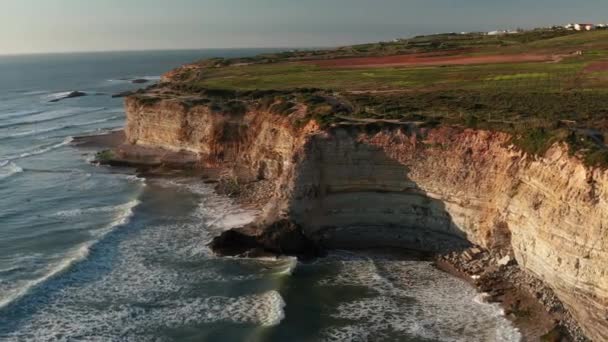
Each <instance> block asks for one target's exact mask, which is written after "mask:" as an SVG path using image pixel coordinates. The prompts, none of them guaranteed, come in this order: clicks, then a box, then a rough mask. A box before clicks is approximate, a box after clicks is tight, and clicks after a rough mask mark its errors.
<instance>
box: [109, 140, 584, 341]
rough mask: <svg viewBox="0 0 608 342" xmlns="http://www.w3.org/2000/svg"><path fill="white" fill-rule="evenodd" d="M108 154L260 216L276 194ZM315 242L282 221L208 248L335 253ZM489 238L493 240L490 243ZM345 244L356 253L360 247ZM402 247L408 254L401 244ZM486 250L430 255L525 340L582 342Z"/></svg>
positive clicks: (169, 160)
mask: <svg viewBox="0 0 608 342" xmlns="http://www.w3.org/2000/svg"><path fill="white" fill-rule="evenodd" d="M122 139H124V137H123V138H122ZM116 146H117V147H116ZM111 153H112V155H111V156H109V158H107V159H105V160H99V162H100V163H101V164H107V165H111V166H131V167H136V168H137V169H138V170H139V171H138V172H143V173H144V174H155V173H163V174H166V172H167V170H171V169H178V170H184V169H185V170H187V172H189V174H191V175H195V176H197V177H200V178H201V181H202V182H207V183H213V184H215V188H216V191H217V192H218V193H220V194H224V195H227V196H230V197H232V198H233V199H235V201H236V202H238V203H239V204H240V205H242V206H244V207H247V208H255V209H259V210H261V211H263V209H264V207H265V206H267V205H268V204H272V203H273V201H275V200H276V198H277V197H276V196H277V191H282V190H278V189H277V180H276V179H273V178H272V177H266V176H264V177H258V178H251V177H240V176H239V175H238V172H236V171H235V170H236V168H235V166H234V165H229V166H224V165H217V166H216V167H208V166H209V165H204V164H202V163H199V162H198V161H197V160H196V158H195V155H194V154H193V153H191V152H187V151H183V150H181V151H175V150H165V149H162V148H150V147H144V146H138V145H128V144H126V145H125V144H118V145H114V147H113V149H112V150H111ZM101 157H103V155H102V156H101ZM106 157H107V156H106ZM268 165H269V164H266V168H267V167H268ZM311 191H312V189H311ZM314 191H319V190H314ZM279 196H280V193H279ZM406 234H407V233H406ZM497 237H500V236H497ZM321 240H323V237H321V236H315V234H310V233H307V232H306V231H304V230H303V228H302V227H301V226H300V225H299V224H297V223H295V222H294V221H292V220H291V219H289V218H288V217H283V218H279V219H275V220H270V221H260V222H257V223H254V224H252V225H250V226H247V227H243V228H239V229H235V230H231V231H229V232H226V233H225V234H223V235H222V236H220V237H218V238H217V239H215V240H214V241H213V242H212V246H211V247H212V248H213V249H214V250H215V251H216V252H217V253H218V254H220V255H231V256H241V257H259V256H268V255H280V254H288V255H295V256H298V257H299V258H302V259H309V258H314V257H319V256H322V255H323V253H324V250H325V248H332V247H333V248H335V246H327V245H325V244H323V243H320V241H321ZM496 241H500V239H498V238H496ZM506 241H509V240H506ZM321 242H322V241H321ZM509 245H510V244H505V246H509ZM351 247H352V248H355V249H356V248H358V247H360V246H354V245H352V246H351ZM403 248H405V249H404V250H408V249H407V248H408V247H407V246H405V247H403ZM492 253H494V254H490V253H489V252H487V251H486V250H484V249H482V248H479V247H473V248H469V249H461V248H456V249H455V251H452V252H451V253H445V254H435V255H437V257H436V265H437V267H438V268H440V269H442V270H444V271H446V272H449V273H451V274H453V275H454V276H458V277H461V278H463V279H465V280H466V281H468V282H469V283H471V284H472V285H473V286H475V287H476V288H477V289H478V290H479V291H480V292H481V293H487V294H488V295H487V300H488V301H490V302H499V303H501V304H502V305H503V307H504V309H505V314H506V315H507V316H508V317H509V318H511V319H512V320H513V322H514V324H515V325H516V326H517V327H518V328H519V329H520V331H521V332H522V335H523V336H524V339H525V340H526V341H538V340H542V341H577V342H578V341H588V339H586V338H585V337H584V335H583V333H582V332H581V329H580V328H578V326H577V324H576V322H575V321H574V319H573V318H572V317H571V316H570V314H569V313H568V312H567V310H566V309H565V308H564V306H563V305H562V303H561V302H560V301H559V300H558V299H557V297H556V296H555V294H553V291H551V290H550V289H549V287H548V286H545V285H543V282H541V281H540V280H538V279H537V278H535V277H534V276H532V275H531V274H530V273H528V272H527V271H524V270H522V269H520V268H519V267H518V265H517V263H516V261H515V259H516V258H515V257H514V256H513V255H512V251H510V250H508V249H507V250H505V249H500V248H499V249H497V248H494V250H493V251H492Z"/></svg>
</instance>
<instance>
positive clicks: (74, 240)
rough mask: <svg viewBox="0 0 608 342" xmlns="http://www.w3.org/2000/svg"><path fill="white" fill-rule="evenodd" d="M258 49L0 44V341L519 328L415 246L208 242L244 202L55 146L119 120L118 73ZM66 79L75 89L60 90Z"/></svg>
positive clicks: (445, 335)
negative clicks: (395, 249)
mask: <svg viewBox="0 0 608 342" xmlns="http://www.w3.org/2000/svg"><path fill="white" fill-rule="evenodd" d="M265 51H269V50H260V49H257V50H255V49H245V50H236V49H232V50H198V51H149V52H107V53H81V54H53V55H24V56H0V75H2V78H0V340H1V341H290V342H296V341H467V342H472V341H518V340H519V339H520V334H519V332H518V331H517V329H516V328H515V327H514V326H513V325H512V324H511V322H510V321H509V320H507V319H506V318H505V317H504V315H503V313H502V310H501V309H500V307H498V306H497V305H496V304H487V303H484V302H483V301H482V300H480V298H481V296H480V295H479V294H477V293H476V291H475V290H474V289H473V288H471V287H470V286H469V285H468V284H466V283H465V282H463V281H462V280H459V279H456V278H454V277H452V276H450V275H448V274H445V273H443V272H441V271H439V270H437V269H435V268H434V267H433V266H432V264H431V263H430V262H428V261H419V260H414V259H411V258H409V257H407V256H405V255H400V254H397V253H392V252H388V251H386V252H378V251H367V252H363V251H361V252H349V251H334V252H332V253H330V254H329V255H328V256H327V257H326V258H322V259H317V260H315V261H312V262H307V263H304V262H298V261H297V260H296V259H294V258H289V257H282V258H276V259H270V258H268V259H235V258H219V257H216V256H214V255H213V254H212V253H211V251H210V250H209V249H208V248H207V247H206V244H207V243H208V242H209V241H210V240H211V239H212V238H213V237H214V236H216V235H217V234H219V233H220V232H221V231H223V230H226V229H230V228H232V227H237V226H239V225H243V224H245V223H247V222H249V221H250V220H252V218H253V216H254V215H255V212H251V211H248V210H244V209H242V208H239V207H238V206H236V205H235V204H234V203H233V202H232V201H231V200H230V199H228V198H225V197H222V196H219V195H217V194H215V193H214V192H213V189H212V187H211V186H210V185H206V184H203V183H202V182H200V181H198V180H196V179H191V178H187V177H173V178H152V179H144V178H138V177H136V176H135V175H134V174H133V170H130V169H122V168H107V167H100V166H95V165H92V164H90V160H91V159H92V157H93V156H94V154H95V152H96V151H95V150H93V149H90V148H89V149H84V148H81V147H75V146H73V145H71V140H72V137H74V136H81V135H88V134H103V133H106V132H110V131H112V130H116V129H119V128H120V127H122V126H123V124H124V118H125V115H124V111H123V107H122V99H120V98H112V97H111V95H112V94H115V93H119V92H122V91H126V90H131V89H137V88H138V87H141V86H146V84H143V85H142V84H138V85H136V84H133V83H131V80H133V79H147V80H148V81H149V82H150V83H148V84H151V83H152V82H155V81H157V80H158V79H159V77H160V75H161V74H162V73H163V72H166V71H168V70H170V69H172V68H174V67H177V66H179V65H181V64H184V63H187V62H192V61H195V60H198V59H202V58H207V57H215V56H224V57H235V56H246V55H255V54H258V53H260V52H265ZM71 91H82V92H85V93H86V94H87V96H83V97H77V98H69V99H62V98H63V97H65V96H66V94H67V93H69V92H71ZM59 99H62V100H60V101H57V102H54V101H53V100H59Z"/></svg>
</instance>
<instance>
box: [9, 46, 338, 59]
mask: <svg viewBox="0 0 608 342" xmlns="http://www.w3.org/2000/svg"><path fill="white" fill-rule="evenodd" d="M340 46H346V45H317V46H295V45H294V46H259V47H256V46H253V47H238V46H235V47H208V48H150V49H124V50H123V49H109V50H73V51H34V52H14V53H2V52H0V57H16V56H31V55H69V54H87V53H116V52H170V51H200V50H266V49H268V50H271V49H272V50H275V49H276V50H282V49H285V50H288V49H291V50H293V49H323V48H336V47H340Z"/></svg>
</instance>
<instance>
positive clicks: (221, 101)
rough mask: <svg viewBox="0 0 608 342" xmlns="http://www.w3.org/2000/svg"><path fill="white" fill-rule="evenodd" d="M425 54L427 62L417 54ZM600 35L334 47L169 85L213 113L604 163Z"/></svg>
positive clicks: (219, 67)
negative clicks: (407, 132)
mask: <svg viewBox="0 0 608 342" xmlns="http://www.w3.org/2000/svg"><path fill="white" fill-rule="evenodd" d="M415 53H441V54H440V56H458V57H459V58H460V57H463V56H464V57H467V56H477V57H479V56H482V57H483V56H496V55H511V54H512V55H513V56H517V54H535V55H546V56H548V57H547V58H548V60H546V61H535V62H511V63H493V64H492V63H491V62H489V63H486V64H470V65H458V64H449V63H446V64H445V65H441V64H439V65H420V66H416V65H406V66H402V67H400V66H395V65H389V66H386V67H379V66H377V65H369V66H360V67H356V68H355V67H324V66H322V63H316V61H324V60H328V59H336V58H350V57H362V56H363V57H374V56H391V55H399V54H415ZM424 56H426V55H424ZM607 61H608V31H596V32H586V33H574V32H572V31H566V30H534V31H529V32H523V33H518V34H510V35H504V36H487V35H482V34H476V33H473V34H465V35H463V34H443V35H433V36H424V37H415V38H412V39H407V40H397V41H394V42H389V43H375V44H364V45H356V46H350V47H343V48H338V49H333V50H319V51H291V52H285V53H278V54H267V55H261V56H258V57H254V58H247V59H233V60H225V59H212V60H206V61H203V62H199V64H198V67H199V69H198V70H197V71H193V70H192V69H188V70H187V71H185V72H184V73H185V74H184V75H178V77H176V82H173V83H172V84H170V85H167V87H170V88H171V89H172V91H175V92H179V93H187V94H191V95H195V96H198V97H200V98H206V99H211V100H209V101H212V102H213V104H214V105H216V106H217V108H218V110H222V111H238V110H242V108H243V104H244V103H245V102H246V103H247V105H251V104H252V103H254V104H255V105H257V106H259V107H260V108H264V109H267V110H269V111H272V112H274V113H277V114H282V115H291V114H293V113H295V112H297V111H298V110H299V108H301V105H303V106H304V108H306V112H307V114H308V118H314V119H315V120H317V121H318V122H319V123H320V124H322V125H333V124H339V123H343V122H344V121H348V120H361V119H366V120H368V121H369V120H373V119H377V120H378V121H385V122H386V121H387V120H389V121H396V122H406V121H415V122H420V123H423V124H433V125H437V124H450V125H462V126H467V127H476V128H483V129H491V130H500V131H505V132H509V133H511V134H512V135H513V137H514V138H513V142H514V143H515V144H517V145H518V146H519V147H520V148H521V149H523V150H524V151H526V152H529V153H531V154H542V153H543V152H544V151H546V149H547V148H548V147H549V146H551V144H553V143H555V142H564V143H567V144H568V145H569V146H570V150H571V151H572V153H575V154H578V155H580V157H581V158H582V159H583V160H585V161H586V162H587V163H588V164H589V165H593V166H608V152H607V151H608V150H607V148H606V146H605V142H604V136H605V135H606V134H607V133H608V88H606V84H607V82H608V62H607Z"/></svg>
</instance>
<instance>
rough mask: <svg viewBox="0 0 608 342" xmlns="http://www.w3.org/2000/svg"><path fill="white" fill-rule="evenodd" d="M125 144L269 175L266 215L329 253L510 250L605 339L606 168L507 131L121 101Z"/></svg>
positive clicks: (607, 293) (583, 323)
mask: <svg viewBox="0 0 608 342" xmlns="http://www.w3.org/2000/svg"><path fill="white" fill-rule="evenodd" d="M127 113H128V116H127V117H128V123H127V129H126V133H127V138H128V140H129V142H130V143H132V144H139V145H144V146H156V147H165V148H171V149H186V150H189V151H193V152H196V153H199V154H200V156H201V162H202V163H203V164H209V165H211V164H214V165H220V164H222V165H225V166H227V167H230V168H233V169H240V170H241V171H242V170H245V173H248V175H249V178H251V179H256V178H257V179H274V180H275V181H276V182H275V185H276V188H275V190H274V201H271V203H267V204H266V214H267V216H266V217H265V218H266V219H267V220H270V221H272V220H274V219H276V218H277V217H289V218H290V219H292V220H293V221H295V222H296V223H298V224H300V225H302V226H303V227H304V229H305V232H306V233H307V234H308V235H310V236H311V237H313V238H315V239H319V240H320V241H321V242H322V243H324V244H326V245H328V246H330V247H369V246H395V247H406V248H417V249H423V250H432V251H435V250H445V249H450V248H460V247H461V246H464V245H466V244H467V243H468V242H472V243H475V244H479V245H482V246H485V247H487V248H489V249H494V250H501V251H504V252H505V253H506V252H509V251H511V250H512V252H513V253H514V255H515V258H516V260H517V261H518V263H519V264H520V265H521V266H522V267H523V268H524V269H526V270H528V271H529V272H531V273H533V274H535V275H536V276H537V277H539V278H540V279H542V280H544V281H545V282H546V283H547V284H548V285H549V286H551V287H552V288H553V289H554V290H555V292H556V293H557V294H558V296H559V297H560V299H561V300H562V301H563V302H564V303H565V304H566V305H567V306H568V307H569V309H570V310H571V312H572V313H573V315H574V316H575V317H576V318H577V320H578V321H579V323H580V324H581V326H582V327H583V329H584V330H585V332H586V333H587V334H588V335H589V336H590V337H591V338H592V339H594V340H596V341H605V340H608V322H607V319H608V311H607V310H608V275H607V274H606V271H607V269H608V266H606V265H608V241H607V239H608V231H607V230H606V229H607V228H606V225H608V173H606V171H600V170H591V169H588V168H586V167H585V166H584V165H583V164H582V163H581V162H580V161H578V160H577V159H576V158H574V157H571V156H569V154H568V152H567V150H566V148H565V147H563V146H559V145H556V146H554V147H553V148H551V149H550V150H549V151H548V152H547V154H546V155H545V156H544V157H542V158H538V157H537V158H533V157H529V156H525V155H524V154H523V153H521V152H520V151H518V150H517V149H515V148H513V147H511V146H510V144H509V139H510V138H509V136H508V135H506V134H503V133H495V132H487V131H475V130H467V129H462V128H447V127H444V128H436V129H417V128H415V127H410V126H403V127H397V126H396V127H392V128H385V129H382V130H376V131H366V129H365V128H360V127H356V126H346V127H342V128H332V129H328V130H321V129H319V128H318V127H317V126H316V125H315V124H313V123H311V124H309V125H305V126H298V125H294V120H293V117H289V116H280V115H273V114H270V113H266V112H263V111H256V110H246V111H244V112H240V113H236V114H234V113H222V112H213V111H212V110H211V109H210V108H209V107H208V106H205V105H199V106H186V105H183V104H181V103H180V101H177V100H163V101H158V102H156V103H146V102H142V101H140V100H138V99H135V98H130V99H128V100H127Z"/></svg>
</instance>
